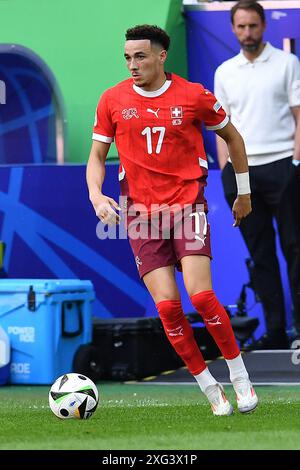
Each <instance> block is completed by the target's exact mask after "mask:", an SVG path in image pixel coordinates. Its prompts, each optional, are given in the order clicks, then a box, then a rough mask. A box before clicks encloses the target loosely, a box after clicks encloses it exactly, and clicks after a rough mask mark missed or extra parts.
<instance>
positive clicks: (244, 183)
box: [235, 172, 251, 195]
mask: <svg viewBox="0 0 300 470" xmlns="http://www.w3.org/2000/svg"><path fill="white" fill-rule="evenodd" d="M235 178H236V185H237V193H238V194H239V195H242V194H250V193H251V189H250V181H249V173H248V172H247V173H236V174H235Z"/></svg>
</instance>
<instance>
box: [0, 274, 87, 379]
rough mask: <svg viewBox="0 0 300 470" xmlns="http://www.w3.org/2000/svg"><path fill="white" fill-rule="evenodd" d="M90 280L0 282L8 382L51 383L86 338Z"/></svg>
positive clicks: (66, 369)
mask: <svg viewBox="0 0 300 470" xmlns="http://www.w3.org/2000/svg"><path fill="white" fill-rule="evenodd" d="M94 298H95V295H94V290H93V285H92V283H91V282H90V281H79V280H77V279H71V280H54V279H50V280H47V279H3V280H0V325H1V326H2V328H3V329H4V330H5V331H6V332H7V334H8V336H9V338H10V343H11V375H10V381H11V383H15V384H51V383H52V382H54V380H55V379H56V378H57V377H59V376H60V375H62V374H64V373H67V372H71V371H72V364H73V357H74V355H75V352H76V350H77V348H78V347H79V346H80V345H82V344H85V343H89V342H90V341H91V339H92V308H91V305H92V302H93V300H94Z"/></svg>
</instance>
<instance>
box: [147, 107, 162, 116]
mask: <svg viewBox="0 0 300 470" xmlns="http://www.w3.org/2000/svg"><path fill="white" fill-rule="evenodd" d="M159 109H160V108H157V110H156V111H154V109H150V108H147V112H148V113H152V114H155V116H156V117H157V119H158V111H159Z"/></svg>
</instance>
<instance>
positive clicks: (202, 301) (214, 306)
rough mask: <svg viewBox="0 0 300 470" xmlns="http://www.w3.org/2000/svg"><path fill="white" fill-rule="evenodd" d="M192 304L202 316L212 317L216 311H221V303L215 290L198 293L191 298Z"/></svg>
mask: <svg viewBox="0 0 300 470" xmlns="http://www.w3.org/2000/svg"><path fill="white" fill-rule="evenodd" d="M190 299H191V302H192V304H193V306H194V307H195V309H196V310H197V312H199V313H200V314H201V315H202V316H203V315H204V314H205V316H210V315H211V314H213V313H214V312H215V311H216V310H219V307H220V302H219V301H218V299H217V297H216V294H215V293H214V291H213V290H207V291H202V292H198V293H197V294H194V295H192V296H191V297H190Z"/></svg>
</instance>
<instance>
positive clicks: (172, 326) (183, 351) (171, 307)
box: [156, 300, 206, 375]
mask: <svg viewBox="0 0 300 470" xmlns="http://www.w3.org/2000/svg"><path fill="white" fill-rule="evenodd" d="M156 307H157V310H158V313H159V316H160V319H161V321H162V324H163V327H164V330H165V333H166V335H167V338H168V340H169V341H170V343H171V344H172V346H173V348H174V349H175V351H176V352H177V354H179V356H180V357H181V359H182V360H183V361H184V363H185V364H186V366H187V368H188V369H189V371H190V373H191V374H192V375H197V374H200V372H202V371H203V370H204V369H205V368H206V364H205V361H204V359H203V356H202V354H201V351H200V349H199V347H198V345H197V343H196V341H195V338H194V334H193V329H192V327H191V325H190V323H189V322H188V320H187V319H186V317H185V315H184V313H183V311H182V306H181V302H180V300H162V301H161V302H158V304H156Z"/></svg>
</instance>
